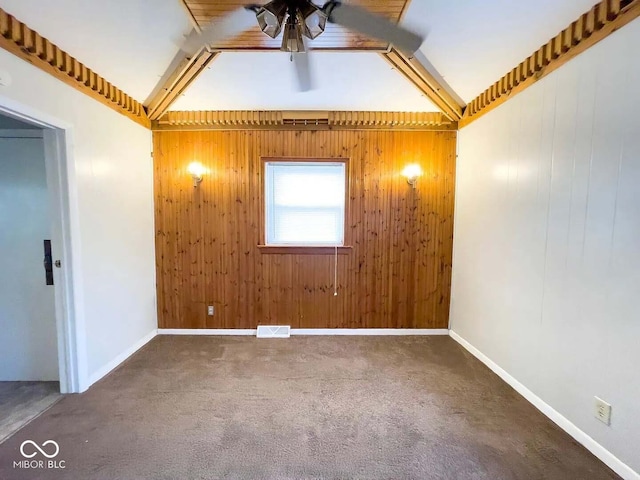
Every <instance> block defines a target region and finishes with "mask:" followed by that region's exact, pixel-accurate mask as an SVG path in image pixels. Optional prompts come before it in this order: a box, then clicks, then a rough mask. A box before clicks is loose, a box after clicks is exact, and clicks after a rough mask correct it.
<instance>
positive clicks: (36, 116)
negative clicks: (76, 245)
mask: <svg viewBox="0 0 640 480" xmlns="http://www.w3.org/2000/svg"><path fill="white" fill-rule="evenodd" d="M0 119H1V120H0V121H1V122H2V123H0V131H3V132H5V134H4V135H3V137H4V138H3V139H0V141H1V142H2V143H3V147H4V148H9V149H10V148H16V147H15V145H18V144H22V147H23V148H27V149H31V157H32V161H31V163H30V164H29V165H25V164H23V165H20V168H17V169H16V167H15V166H13V167H11V168H12V170H11V174H12V175H19V176H20V175H21V176H22V177H21V179H19V178H18V177H15V178H14V181H13V182H8V183H9V184H10V186H9V189H8V190H9V191H10V193H9V194H8V195H5V196H4V197H3V198H4V200H5V201H8V202H9V203H11V202H12V201H13V202H16V201H17V199H18V197H21V198H22V200H23V204H22V206H20V205H18V206H14V207H11V206H10V207H8V208H7V209H5V211H4V212H5V213H4V217H3V218H2V219H1V220H2V221H3V225H2V228H0V235H2V236H3V238H4V240H3V241H4V242H5V243H6V244H10V243H13V244H15V243H16V237H19V236H20V235H22V236H29V238H30V239H32V240H29V246H28V247H27V245H26V244H24V245H22V247H23V248H22V249H21V250H20V251H19V253H17V254H16V255H15V257H12V260H14V263H18V264H19V265H20V264H21V263H22V262H24V263H23V264H22V269H18V274H17V275H23V276H24V277H26V276H29V278H30V280H29V281H27V280H24V279H23V280H24V282H23V283H22V288H21V289H18V285H17V284H18V282H14V283H15V284H16V285H15V288H13V290H16V289H17V294H15V295H13V296H12V298H15V299H16V300H18V299H20V297H22V298H21V300H22V301H24V299H25V297H26V298H27V300H28V303H29V306H28V311H27V312H26V313H25V312H22V313H21V315H22V318H23V319H24V318H26V317H29V318H35V320H33V322H32V323H31V324H30V325H29V328H31V329H32V330H31V331H30V332H27V333H29V334H30V335H31V337H30V339H31V340H33V342H35V344H38V345H39V346H40V348H39V349H38V352H37V354H36V355H35V356H33V355H32V356H30V357H29V359H26V356H23V357H22V359H20V358H19V355H14V356H13V360H12V363H13V371H14V374H15V377H14V378H15V379H18V378H21V379H27V378H29V379H30V378H36V379H38V380H41V379H42V380H45V381H54V382H55V381H57V382H59V383H58V387H57V388H56V389H55V391H56V392H57V393H58V394H59V393H77V392H80V391H83V390H85V389H86V372H85V370H84V369H83V368H82V367H83V366H85V365H86V362H85V356H86V352H84V351H83V350H82V348H78V345H80V346H82V345H84V343H83V337H82V335H80V334H81V333H82V332H83V329H82V325H78V323H77V321H76V316H75V312H76V298H75V295H74V290H75V288H74V285H75V284H74V277H73V271H74V269H73V263H74V262H73V260H74V259H73V255H72V253H73V252H72V243H71V234H72V225H75V223H74V221H73V219H74V218H75V217H74V216H73V215H72V211H71V207H70V200H69V198H70V190H71V189H72V188H73V185H70V182H69V178H68V159H69V158H70V152H69V150H68V148H67V139H68V137H70V136H71V134H72V129H71V127H70V126H69V125H68V124H67V123H66V122H64V121H61V120H58V119H56V118H53V117H51V116H49V115H47V114H44V113H41V112H39V111H37V110H34V109H32V108H30V107H28V106H24V105H22V104H20V103H18V102H15V101H13V100H11V99H8V98H6V97H2V96H1V95H0ZM11 137H16V138H11ZM14 140H15V142H13V147H12V146H9V147H7V144H9V143H12V142H11V141H14ZM25 145H27V146H26V147H24V146H25ZM9 151H11V150H9ZM2 156H3V158H2V159H0V161H3V162H4V163H6V162H7V161H9V160H7V158H8V157H9V156H14V157H16V155H14V154H13V153H12V154H11V155H2ZM17 158H19V156H18V157H17ZM5 169H7V175H4V173H3V175H2V176H3V177H4V176H8V173H9V170H8V169H9V167H5ZM43 175H44V176H43ZM19 180H20V181H19ZM25 182H26V183H25ZM4 183H7V182H6V181H5V182H4ZM18 185H22V186H21V187H19V186H18ZM29 192H31V194H32V195H31V196H29ZM34 192H36V193H34ZM7 197H9V200H7ZM25 198H30V200H25ZM25 203H26V204H27V205H28V208H26V209H25V205H24V204H25ZM20 208H22V209H23V211H22V212H23V214H22V218H23V220H26V223H27V224H28V225H30V226H29V228H30V229H31V230H29V228H27V232H26V233H25V232H24V231H22V232H20V231H19V230H20V229H18V228H17V227H16V225H17V224H16V223H15V222H17V221H18V220H19V218H17V217H19V216H20V215H18V210H20ZM25 217H27V218H25ZM43 218H44V220H43ZM29 221H30V222H31V223H30V224H29ZM45 240H48V241H49V242H50V243H49V242H45ZM47 244H49V245H50V252H48V251H47V248H48V246H49V245H47ZM4 247H5V250H8V249H9V247H10V245H4ZM47 253H50V256H48V257H49V258H48V259H49V260H50V263H51V265H49V266H48V267H47V266H46V265H45V264H44V261H45V259H46V258H45V257H46V256H47V255H46V254H47ZM0 255H2V258H4V261H3V263H7V261H8V254H7V253H5V252H0ZM34 257H35V258H34ZM18 258H20V261H17V260H18ZM56 263H57V265H58V267H56V266H55V265H56ZM27 264H28V265H27ZM3 267H4V265H3ZM76 269H77V267H76ZM28 272H29V273H28ZM14 280H15V279H14ZM2 282H3V283H5V282H4V279H2ZM25 282H26V283H25ZM47 283H53V285H47ZM27 291H29V292H30V294H27ZM29 295H31V296H29ZM16 308H17V307H16V305H11V306H9V307H7V306H3V305H2V303H0V321H1V323H2V324H3V330H4V325H5V324H7V323H8V322H9V320H8V319H7V314H8V313H9V312H11V314H12V316H19V314H16V313H15V311H16ZM25 315H26V317H25ZM3 317H4V318H3ZM25 330H28V328H27V327H24V326H23V328H22V334H24V333H25ZM8 333H9V332H4V331H1V330H0V336H2V337H5V336H7V334H8ZM13 333H14V332H12V335H8V336H10V337H11V338H13V343H14V344H15V345H14V348H13V353H14V354H15V353H20V347H19V343H20V342H18V341H17V339H18V337H17V336H16V335H17V333H16V334H15V335H14V334H13ZM18 333H19V332H18ZM22 340H24V335H23V337H22ZM38 342H39V343H38ZM0 343H2V340H0ZM23 345H24V343H23ZM30 345H31V347H29V348H33V345H34V343H31V344H30ZM22 348H23V350H27V347H22ZM31 351H32V350H31ZM23 353H24V352H23ZM80 354H82V355H80ZM43 359H44V360H46V363H48V365H47V366H44V365H43V363H44V362H43V361H42V360H43ZM16 372H18V373H16ZM1 373H2V372H1V371H0V374H1ZM5 374H6V372H5ZM18 375H21V377H18ZM5 378H6V379H8V378H10V377H8V376H5V377H2V378H1V379H5ZM44 390H50V389H44Z"/></svg>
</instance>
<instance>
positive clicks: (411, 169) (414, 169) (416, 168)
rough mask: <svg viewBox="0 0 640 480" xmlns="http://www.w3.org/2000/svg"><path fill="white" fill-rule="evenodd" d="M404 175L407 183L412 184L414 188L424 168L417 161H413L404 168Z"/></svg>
mask: <svg viewBox="0 0 640 480" xmlns="http://www.w3.org/2000/svg"><path fill="white" fill-rule="evenodd" d="M402 175H404V176H405V177H406V179H407V183H408V184H409V185H411V186H412V187H413V188H416V183H417V182H418V177H420V176H421V175H422V169H421V168H420V165H418V164H416V163H412V164H411V165H407V166H406V167H404V170H402Z"/></svg>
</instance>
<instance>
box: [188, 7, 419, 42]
mask: <svg viewBox="0 0 640 480" xmlns="http://www.w3.org/2000/svg"><path fill="white" fill-rule="evenodd" d="M181 1H183V2H184V5H185V6H186V8H187V9H188V11H189V12H190V13H191V16H192V17H193V19H194V21H195V22H196V23H197V24H198V25H199V26H200V27H204V26H206V25H208V24H209V23H210V22H212V21H214V20H215V19H216V18H220V17H222V16H224V15H226V14H228V13H229V12H231V11H233V10H235V9H238V8H242V7H243V6H244V5H246V4H247V3H251V2H247V0H181ZM409 2H410V0H351V2H350V3H351V4H352V5H358V6H361V7H364V8H366V9H367V10H369V11H371V12H373V13H376V14H378V15H383V16H385V17H387V18H390V19H391V20H393V21H395V22H398V21H400V19H401V18H402V15H403V14H404V12H405V11H406V9H407V7H408V5H409ZM256 3H260V4H264V3H267V2H266V1H258V2H256ZM314 3H316V5H318V6H322V4H323V3H320V2H318V0H316V1H315V2H314ZM281 43H282V35H280V36H279V37H277V38H275V39H271V38H269V37H268V36H266V35H265V34H264V33H262V32H261V31H260V29H259V28H258V26H257V23H256V26H255V27H254V28H252V29H251V30H249V31H247V32H245V33H244V34H242V35H240V36H238V37H236V38H234V39H232V40H227V41H225V42H221V43H219V44H215V45H212V48H213V49H214V50H227V51H229V50H230V51H234V50H278V49H279V48H280V45H281ZM311 45H312V46H313V48H314V49H315V50H368V51H386V50H387V49H388V47H389V45H388V43H386V42H380V41H378V40H374V39H371V38H368V37H365V36H363V35H360V34H358V33H355V32H351V31H349V30H347V29H344V28H342V27H340V26H339V25H335V24H327V28H326V30H325V32H324V33H323V34H322V35H320V36H319V37H318V38H316V39H315V40H313V41H312V42H311Z"/></svg>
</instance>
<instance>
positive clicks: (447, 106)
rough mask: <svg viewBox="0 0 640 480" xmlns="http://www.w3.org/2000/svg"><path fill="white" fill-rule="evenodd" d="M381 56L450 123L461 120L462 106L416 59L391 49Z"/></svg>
mask: <svg viewBox="0 0 640 480" xmlns="http://www.w3.org/2000/svg"><path fill="white" fill-rule="evenodd" d="M381 55H382V57H383V58H384V59H385V60H386V61H387V62H389V63H390V64H391V66H392V67H393V68H395V69H396V70H398V71H399V72H400V73H401V74H402V75H403V76H404V77H405V78H406V79H407V80H409V81H410V82H411V83H413V84H414V85H415V86H416V87H417V88H418V90H420V91H421V92H422V93H424V94H425V95H426V96H427V98H428V99H429V100H431V101H432V102H433V103H434V105H436V106H437V107H438V108H439V109H440V110H442V112H443V113H444V114H445V115H446V116H447V117H448V118H449V119H450V120H451V121H453V122H457V121H458V120H460V119H461V118H462V106H461V105H460V104H459V103H458V102H457V101H456V100H455V99H454V98H453V97H452V96H451V95H450V94H449V93H448V92H447V91H446V89H445V88H444V87H443V86H442V85H440V83H439V82H438V81H437V80H436V78H435V77H434V76H433V75H432V74H431V73H429V71H428V70H427V69H426V68H425V67H424V65H422V64H421V63H420V62H419V61H418V59H416V58H415V57H408V56H407V55H405V54H404V53H402V52H400V51H399V50H396V49H395V48H393V47H392V48H391V49H390V50H389V52H387V53H382V54H381Z"/></svg>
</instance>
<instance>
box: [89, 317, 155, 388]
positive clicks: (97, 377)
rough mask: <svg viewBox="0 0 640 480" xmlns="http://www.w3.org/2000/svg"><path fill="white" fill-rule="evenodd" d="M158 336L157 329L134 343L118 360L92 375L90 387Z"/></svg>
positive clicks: (112, 361) (115, 359)
mask: <svg viewBox="0 0 640 480" xmlns="http://www.w3.org/2000/svg"><path fill="white" fill-rule="evenodd" d="M157 334H158V331H157V330H156V329H153V330H151V332H149V333H148V334H146V335H145V336H144V337H142V338H141V339H140V340H138V341H137V342H136V343H134V344H133V345H132V346H131V347H130V348H128V349H127V350H125V351H124V352H122V353H121V354H120V355H118V356H117V357H116V358H114V359H113V360H111V361H110V362H109V363H107V364H106V365H105V366H104V367H102V368H100V370H98V371H97V372H95V373H92V374H91V375H90V377H89V386H91V385H93V384H94V383H96V382H97V381H98V380H100V379H102V378H104V377H105V376H106V375H108V374H109V373H110V372H111V371H112V370H114V369H115V368H117V367H118V366H120V364H121V363H122V362H124V361H125V360H126V359H127V358H129V357H130V356H131V355H133V354H134V353H136V352H137V351H138V350H140V349H141V348H142V347H144V346H145V345H146V344H147V343H149V342H150V341H151V340H153V338H154V337H155V336H156V335H157Z"/></svg>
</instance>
